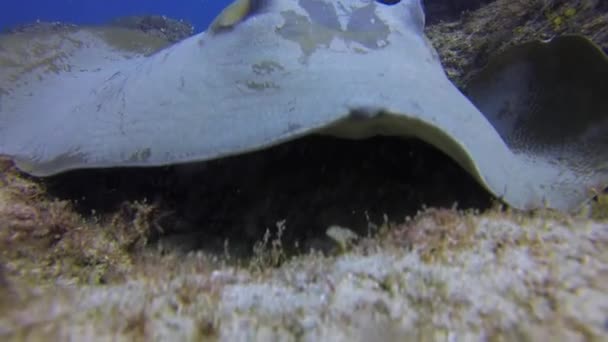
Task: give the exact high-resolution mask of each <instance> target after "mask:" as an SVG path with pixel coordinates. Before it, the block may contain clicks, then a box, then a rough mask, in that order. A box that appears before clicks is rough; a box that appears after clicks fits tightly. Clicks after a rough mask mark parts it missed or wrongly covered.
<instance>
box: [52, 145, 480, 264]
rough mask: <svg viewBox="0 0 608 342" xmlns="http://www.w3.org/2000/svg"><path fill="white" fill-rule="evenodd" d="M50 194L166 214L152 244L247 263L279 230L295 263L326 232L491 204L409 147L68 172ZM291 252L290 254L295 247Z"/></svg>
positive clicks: (91, 207)
mask: <svg viewBox="0 0 608 342" xmlns="http://www.w3.org/2000/svg"><path fill="white" fill-rule="evenodd" d="M43 182H44V183H45V185H46V186H47V189H48V191H49V194H50V195H51V196H56V197H58V198H60V199H68V200H72V201H73V202H74V203H75V206H76V208H77V210H78V211H80V212H81V213H82V214H83V215H84V216H85V217H87V216H88V217H90V216H91V212H92V211H94V212H95V213H96V215H104V214H109V213H112V212H115V211H117V210H119V209H120V207H121V205H123V203H124V202H125V201H142V200H144V199H146V201H147V202H148V203H155V204H157V205H158V206H159V207H160V209H161V211H163V212H166V213H169V214H168V215H164V216H163V217H162V218H161V219H160V220H159V222H158V223H159V225H160V226H161V227H162V233H161V232H156V235H155V236H154V237H153V239H152V242H153V243H154V242H155V241H156V242H159V241H161V242H163V241H164V242H166V243H165V245H167V246H172V247H170V248H172V249H174V250H175V251H178V252H186V251H192V250H204V251H210V252H222V251H223V248H224V242H225V241H226V240H228V241H229V246H230V248H231V250H232V251H233V252H235V253H236V254H238V255H241V256H247V255H248V254H249V253H251V251H252V248H253V245H254V243H255V242H257V241H260V240H261V239H262V238H263V236H264V233H265V231H266V230H267V229H270V230H271V232H273V233H274V232H275V231H276V224H277V222H279V221H282V220H285V227H286V230H285V231H284V233H283V237H282V245H283V246H284V247H285V248H286V249H288V250H290V252H293V253H299V252H308V251H309V250H310V248H315V249H317V250H327V249H328V248H333V247H334V246H335V245H334V243H333V242H332V241H331V240H329V238H327V236H326V234H325V232H326V230H327V228H328V227H329V226H331V225H339V226H341V227H347V228H349V229H351V230H352V231H354V232H357V233H358V234H360V235H363V236H365V235H367V234H368V233H369V230H370V223H372V226H373V224H375V225H381V224H382V223H383V222H384V221H385V219H386V218H388V221H389V222H394V223H401V222H403V221H404V220H405V218H406V217H407V216H413V215H415V214H416V212H417V211H419V210H420V209H422V208H423V207H424V206H428V207H448V208H449V207H452V206H454V203H457V206H458V208H459V209H468V208H475V209H485V208H488V207H489V206H490V205H491V202H492V196H491V195H490V194H489V193H488V192H486V191H485V189H483V188H482V187H481V186H480V185H478V184H477V183H476V182H475V180H474V179H473V178H472V177H471V176H470V175H469V174H468V173H466V172H465V171H464V170H463V169H462V168H460V167H459V166H458V165H457V164H456V163H455V162H453V161H452V160H451V159H449V158H448V157H447V156H446V155H444V154H443V153H442V152H440V151H439V150H437V149H435V148H434V147H432V146H430V145H428V144H426V143H424V142H422V141H419V140H414V139H407V140H405V139H401V138H394V137H374V138H370V139H366V140H344V139H338V138H333V137H328V136H308V137H304V138H301V139H298V140H295V141H292V142H288V143H284V144H281V145H278V146H275V147H272V148H269V149H266V150H262V151H258V152H253V153H249V154H244V155H239V156H234V157H229V158H223V159H218V160H213V161H208V162H200V163H192V164H186V165H176V166H168V167H154V168H114V169H93V170H78V171H71V172H67V173H64V174H61V175H58V176H54V177H50V178H46V179H43ZM296 242H297V246H298V247H297V248H295V247H294V246H295V245H296Z"/></svg>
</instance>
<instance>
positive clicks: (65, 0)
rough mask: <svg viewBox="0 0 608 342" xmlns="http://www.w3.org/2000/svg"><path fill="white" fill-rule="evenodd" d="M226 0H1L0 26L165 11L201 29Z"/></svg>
mask: <svg viewBox="0 0 608 342" xmlns="http://www.w3.org/2000/svg"><path fill="white" fill-rule="evenodd" d="M229 3H230V0H180V1H175V0H104V1H100V0H55V1H49V0H4V1H3V6H2V11H0V30H6V29H8V28H11V27H14V26H17V25H22V24H28V23H32V22H35V21H36V20H40V21H62V22H66V23H72V24H80V25H83V24H103V23H105V22H107V21H110V20H112V19H115V18H117V17H124V16H132V15H149V14H156V15H165V16H168V17H172V18H175V19H182V20H186V21H188V22H190V23H191V24H192V25H194V30H195V32H201V31H204V30H205V29H206V28H207V26H208V25H209V23H210V22H211V21H212V20H213V18H214V17H215V16H216V15H217V14H218V13H219V12H220V11H221V10H222V9H223V8H224V7H226V5H227V4H229Z"/></svg>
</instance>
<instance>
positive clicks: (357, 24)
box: [0, 0, 608, 209]
mask: <svg viewBox="0 0 608 342" xmlns="http://www.w3.org/2000/svg"><path fill="white" fill-rule="evenodd" d="M423 28H424V13H423V8H422V5H421V2H420V0H402V1H370V0H350V1H346V0H344V1H339V0H336V1H334V0H257V1H254V0H251V1H247V0H237V1H235V2H234V3H233V4H232V5H231V6H229V7H228V8H226V10H225V11H224V12H222V14H220V16H219V17H218V18H217V19H216V20H215V21H214V23H213V24H212V25H211V26H210V29H209V30H207V31H205V32H203V33H201V34H199V35H195V36H193V37H190V38H188V39H186V40H183V41H181V42H179V43H177V44H175V45H172V46H170V47H166V48H164V49H162V50H160V51H157V52H155V53H152V54H150V53H147V52H149V51H153V50H154V49H156V48H157V47H152V48H150V49H151V50H146V49H145V48H146V47H150V46H152V45H154V44H153V43H152V42H148V41H144V38H141V37H140V38H134V37H131V38H130V39H125V38H124V34H125V33H124V32H117V31H115V30H112V29H95V28H88V29H87V28H84V29H75V30H68V31H63V32H59V33H46V34H37V35H35V36H31V37H27V38H24V37H20V36H19V35H8V36H4V37H2V38H0V66H1V68H2V69H1V70H0V96H1V97H0V153H1V154H4V155H8V156H9V157H11V158H12V159H13V160H15V162H16V164H17V166H18V167H19V168H21V169H22V170H23V171H25V172H27V173H30V174H33V175H37V176H46V175H52V174H56V173H59V172H63V171H66V170H70V169H76V168H94V167H124V166H158V165H167V164H176V163H186V162H193V161H203V160H209V159H213V158H219V157H224V156H228V155H234V154H239V153H245V152H248V151H253V150H258V149H262V148H265V147H268V146H271V145H275V144H278V143H281V142H284V141H287V140H292V139H295V138H297V137H300V136H303V135H306V134H312V133H322V134H332V135H337V136H340V137H345V138H365V137H369V136H373V135H379V134H384V135H395V136H404V137H416V138H420V139H422V140H424V141H426V142H428V143H430V144H433V145H435V146H436V147H438V148H439V149H441V150H442V151H444V152H445V153H447V154H448V155H449V156H451V157H452V158H453V159H454V160H456V161H457V162H458V163H459V164H460V165H461V166H462V167H463V168H465V169H466V170H467V171H468V172H470V173H471V174H472V175H473V176H474V177H475V178H476V179H477V180H478V181H479V182H480V183H481V184H482V185H484V186H485V187H486V188H487V189H488V190H489V191H490V192H492V193H493V194H494V195H496V196H497V197H499V198H502V199H503V200H504V201H506V202H507V203H508V204H510V205H512V206H514V207H517V208H535V207H540V206H544V205H549V206H550V207H554V208H558V209H572V208H575V207H576V206H577V205H578V204H580V202H581V201H583V200H584V199H585V198H587V197H588V192H587V190H588V188H589V187H593V186H598V185H601V184H603V183H604V182H605V181H607V180H608V171H607V170H606V168H605V167H604V168H602V167H600V166H601V160H602V158H604V157H605V152H598V151H604V150H606V149H605V147H606V146H607V145H608V144H607V143H606V139H605V138H604V136H605V133H606V131H607V130H606V125H605V124H600V125H595V126H594V125H592V124H589V123H590V122H591V121H593V122H592V123H595V122H597V121H598V120H599V121H601V120H603V118H605V117H606V115H603V116H602V115H595V114H594V116H593V119H592V120H591V119H590V120H588V121H589V122H587V123H588V124H589V125H586V126H585V127H581V130H582V131H580V132H579V133H580V134H582V135H581V136H584V137H585V140H584V141H582V142H576V141H574V140H576V139H574V140H569V142H570V143H573V144H576V148H569V147H567V146H570V145H568V144H561V145H560V146H562V150H563V151H566V153H565V154H564V153H562V154H560V150H559V148H557V149H556V148H553V149H552V148H551V147H552V146H548V147H547V146H545V147H546V149H542V148H541V149H530V148H528V147H529V146H528V145H527V144H532V145H534V146H536V145H537V141H536V140H535V139H533V138H532V139H527V140H526V138H525V137H524V138H522V137H521V136H520V135H517V134H514V135H513V132H514V129H511V128H509V127H510V126H507V125H504V124H503V125H499V126H500V127H503V128H504V129H499V128H497V126H496V122H501V121H500V120H499V119H498V118H502V117H503V116H504V115H503V114H504V111H505V110H506V111H507V112H509V110H510V109H509V108H511V107H509V106H508V105H505V103H511V102H513V101H515V102H517V101H519V100H521V98H519V97H518V96H520V95H521V94H520V92H517V91H511V92H510V93H508V94H509V95H508V96H507V95H504V94H505V92H504V89H505V87H511V88H517V87H518V86H519V84H518V83H517V82H520V81H521V82H534V80H529V79H517V78H508V80H507V81H508V82H507V81H505V79H507V78H505V77H502V78H500V77H499V78H498V80H497V79H496V77H494V76H492V75H499V74H501V72H503V71H504V70H507V71H508V70H511V69H509V68H512V67H513V65H517V63H519V62H518V61H517V58H516V57H514V60H513V61H511V62H510V63H509V64H508V65H506V66H497V67H496V69H497V71H496V72H495V73H493V74H492V75H490V76H487V77H486V79H485V80H483V81H480V82H479V83H478V86H477V88H475V89H472V90H471V92H472V93H474V94H475V96H477V97H478V98H480V99H486V100H487V101H486V102H485V105H484V107H485V108H486V109H487V111H488V112H487V113H485V116H484V114H482V113H481V112H480V111H479V110H478V108H477V107H476V106H475V105H473V104H472V103H471V102H470V101H469V100H468V99H467V97H465V96H464V95H463V94H462V93H461V92H459V91H458V90H457V89H456V88H455V87H454V86H453V84H452V83H451V82H450V81H449V80H448V79H447V77H446V75H445V73H444V71H443V69H442V66H441V63H440V61H439V59H438V56H437V54H436V52H435V50H434V49H433V47H432V46H431V45H430V43H429V42H428V41H427V39H426V38H425V36H424V33H423ZM133 42H137V43H138V44H133ZM526 51H528V50H526ZM524 55H525V54H524ZM522 58H524V59H525V58H527V55H525V56H524V57H522ZM603 63H604V64H602V65H603V66H602V67H603V68H604V70H605V69H606V68H605V64H606V63H605V59H604V62H603ZM520 64H521V63H520ZM600 64H601V62H600ZM507 74H508V73H507ZM507 74H504V72H503V74H502V75H503V76H504V75H507ZM604 80H605V79H604ZM505 82H506V83H505ZM492 86H494V88H492ZM476 89H477V90H476ZM488 89H494V90H493V91H491V92H490V93H484V91H488ZM590 91H593V90H590ZM501 94H502V95H501ZM503 95H504V96H503ZM520 102H521V103H525V102H526V101H525V100H521V101H520ZM505 106H506V107H507V108H506V107H505ZM594 106H595V105H594ZM595 107H597V106H595ZM595 107H594V108H593V110H596V108H595ZM505 108H506V109H505ZM516 109H517V111H516V112H512V113H511V112H509V113H510V114H509V115H510V117H512V118H520V117H521V116H522V115H524V114H526V113H527V112H526V108H525V106H524V105H523V104H522V105H521V106H518V107H517V108H516ZM522 111H523V112H522ZM501 113H502V114H501ZM604 114H605V112H604ZM547 119H549V118H547ZM514 120H515V119H514ZM528 122H531V121H528ZM565 123H566V125H567V120H566V121H565ZM536 124H540V125H541V126H542V123H538V122H536ZM521 125H523V126H524V128H525V127H527V126H526V125H527V124H526V123H525V120H524V123H523V124H520V126H519V127H520V128H521V127H522V126H521ZM505 127H506V128H505ZM520 132H522V131H521V130H520ZM523 132H524V133H523V134H524V135H525V134H528V135H534V134H536V132H535V131H534V130H532V131H526V130H525V129H524V130H523ZM585 134H586V135H585ZM558 135H559V134H558ZM512 137H517V138H512ZM514 141H518V142H520V144H519V145H517V144H514V143H513V142H514ZM547 149H548V150H551V151H550V152H549V153H547V154H546V153H544V152H545V151H546V150H547ZM602 149H603V150H602ZM598 153H599V155H598ZM564 156H565V157H566V158H565V159H566V160H564ZM583 157H591V158H592V160H591V161H590V162H589V161H585V162H584V165H585V166H584V167H580V165H579V164H576V163H577V162H578V161H579V160H580V159H581V158H583Z"/></svg>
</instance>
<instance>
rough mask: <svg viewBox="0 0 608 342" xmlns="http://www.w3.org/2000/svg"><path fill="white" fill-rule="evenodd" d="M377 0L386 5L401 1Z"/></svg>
mask: <svg viewBox="0 0 608 342" xmlns="http://www.w3.org/2000/svg"><path fill="white" fill-rule="evenodd" d="M376 2H379V3H381V4H385V5H396V4H398V3H400V2H401V0H376Z"/></svg>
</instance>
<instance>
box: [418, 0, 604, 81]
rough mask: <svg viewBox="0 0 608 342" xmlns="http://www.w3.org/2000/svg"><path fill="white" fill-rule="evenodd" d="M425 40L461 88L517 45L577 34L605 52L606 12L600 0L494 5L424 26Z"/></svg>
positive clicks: (519, 0) (504, 0)
mask: <svg viewBox="0 0 608 342" xmlns="http://www.w3.org/2000/svg"><path fill="white" fill-rule="evenodd" d="M426 34H427V36H428V37H429V39H430V40H431V41H432V43H433V45H434V46H435V48H436V49H437V51H438V53H439V55H440V57H441V60H442V62H443V65H444V68H445V70H446V73H447V74H448V77H450V79H452V81H453V82H454V83H455V84H456V85H458V86H459V87H460V88H465V87H466V84H467V80H469V79H471V78H472V77H473V76H475V75H476V74H477V73H478V72H479V70H481V69H482V68H483V67H484V66H485V65H486V64H487V62H488V59H489V58H491V57H492V56H496V55H498V54H500V53H501V52H502V51H504V50H505V49H506V48H508V47H510V46H513V45H516V44H519V43H522V42H527V41H533V40H548V39H551V38H553V37H556V36H559V35H565V34H579V35H583V36H585V37H587V38H588V39H590V40H591V41H593V42H594V43H596V44H597V45H599V46H600V47H602V48H603V49H604V51H606V50H608V6H606V2H605V1H600V0H532V1H529V0H515V1H509V0H495V1H493V2H490V3H489V4H487V5H486V6H483V7H481V8H479V9H478V10H476V11H469V12H464V13H462V14H461V15H460V17H459V18H458V19H457V20H453V21H442V22H439V23H437V24H435V25H430V26H427V29H426Z"/></svg>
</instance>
